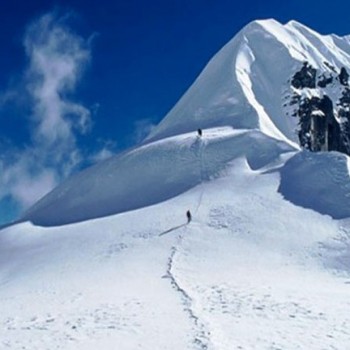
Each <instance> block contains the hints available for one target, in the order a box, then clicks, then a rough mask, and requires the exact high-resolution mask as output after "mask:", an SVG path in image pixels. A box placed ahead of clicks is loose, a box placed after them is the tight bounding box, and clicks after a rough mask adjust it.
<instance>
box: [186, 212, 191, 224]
mask: <svg viewBox="0 0 350 350" xmlns="http://www.w3.org/2000/svg"><path fill="white" fill-rule="evenodd" d="M186 216H187V223H188V224H189V223H190V222H191V220H192V215H191V212H190V211H189V210H187V212H186Z"/></svg>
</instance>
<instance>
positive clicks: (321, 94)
mask: <svg viewBox="0 0 350 350" xmlns="http://www.w3.org/2000/svg"><path fill="white" fill-rule="evenodd" d="M325 67H326V68H327V69H326V72H323V73H321V74H318V72H317V70H316V69H315V68H313V67H312V66H311V65H310V64H309V63H308V62H304V63H303V66H302V68H301V69H300V70H299V71H298V72H296V73H295V74H294V76H293V77H292V79H291V88H292V91H293V94H292V99H291V101H290V103H289V104H290V105H291V106H295V108H294V109H293V111H292V114H291V115H292V116H293V117H298V118H299V129H298V137H299V142H300V145H301V146H302V147H303V148H306V149H309V150H310V151H314V152H317V151H339V152H343V153H346V154H348V155H350V89H349V74H348V72H347V70H346V69H345V68H344V67H342V68H341V70H340V72H339V73H337V71H336V69H335V67H333V66H332V65H330V64H329V63H326V62H325Z"/></svg>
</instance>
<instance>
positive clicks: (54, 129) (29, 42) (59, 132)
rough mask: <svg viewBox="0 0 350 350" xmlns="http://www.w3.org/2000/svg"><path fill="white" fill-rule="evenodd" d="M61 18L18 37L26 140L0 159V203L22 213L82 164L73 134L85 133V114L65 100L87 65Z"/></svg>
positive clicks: (85, 48)
mask: <svg viewBox="0 0 350 350" xmlns="http://www.w3.org/2000/svg"><path fill="white" fill-rule="evenodd" d="M67 18H68V17H67V16H65V17H58V16H57V15H56V14H55V13H49V14H46V15H44V16H42V17H40V18H38V19H37V20H36V21H34V22H33V23H32V24H31V25H30V26H29V27H28V28H27V30H26V33H25V37H24V47H25V52H26V54H27V56H28V67H27V69H26V71H25V74H24V76H25V78H24V81H23V83H24V84H25V87H26V89H25V90H26V91H27V92H28V94H29V97H30V101H31V106H32V108H31V110H32V114H31V116H30V120H29V121H30V123H31V140H30V141H29V142H28V145H27V147H26V149H22V150H21V151H19V150H13V149H12V150H11V149H10V150H7V151H6V152H5V153H2V155H1V158H0V170H2V174H1V177H0V186H1V187H0V200H1V198H4V197H6V196H11V197H12V198H13V199H14V200H16V201H18V202H19V204H20V205H21V207H22V208H24V209H25V208H27V207H28V206H30V205H31V204H33V203H34V202H35V201H36V200H38V199H39V198H40V197H41V196H43V195H44V194H46V193H47V192H48V191H49V190H51V189H52V188H53V187H54V186H55V185H56V184H57V182H58V181H60V180H62V179H63V178H65V177H67V176H68V175H69V174H71V173H72V171H73V170H74V168H76V167H77V165H78V164H79V163H80V162H81V160H82V156H81V152H80V150H79V148H78V146H77V141H76V137H77V134H84V133H86V132H88V131H89V130H90V127H91V113H90V111H89V109H88V108H86V107H85V106H83V105H82V104H79V103H77V102H75V101H73V100H72V98H71V96H72V94H73V93H74V91H75V89H76V87H77V84H78V82H79V79H80V78H81V76H82V73H83V71H84V68H85V67H86V66H87V65H88V64H89V62H90V59H91V52H90V51H91V50H90V47H89V39H87V40H85V39H83V38H82V37H80V36H78V35H77V34H75V33H73V32H72V31H71V29H70V28H69V27H68V25H67V23H66V22H67ZM12 91H13V90H11V91H10V92H7V93H4V94H3V96H2V97H1V98H0V103H6V101H7V100H8V99H9V98H11V99H12V100H13V99H15V98H16V96H14V95H13V92H12Z"/></svg>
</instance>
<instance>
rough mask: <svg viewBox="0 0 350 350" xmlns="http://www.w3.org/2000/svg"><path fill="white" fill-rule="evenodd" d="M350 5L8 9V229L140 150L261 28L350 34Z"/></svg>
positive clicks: (2, 183) (0, 214)
mask: <svg viewBox="0 0 350 350" xmlns="http://www.w3.org/2000/svg"><path fill="white" fill-rule="evenodd" d="M349 8H350V4H348V3H347V2H346V1H337V0H335V1H332V2H331V3H329V4H328V6H327V8H325V5H322V4H321V3H320V2H319V1H300V0H293V1H289V2H288V3H282V2H280V1H264V2H262V1H239V2H238V1H229V0H216V1H215V0H203V1H197V0H192V1H191V0H187V1H182V0H174V1H172V0H162V1H152V0H150V1H141V0H123V1H103V0H100V1H83V0H76V1H47V0H45V1H38V0H32V1H28V2H24V1H21V2H17V1H13V2H6V4H3V5H2V9H1V12H0V17H1V18H0V23H1V31H0V44H1V46H2V55H0V67H1V69H0V170H1V175H0V177H1V178H0V223H3V222H7V221H10V220H12V219H14V218H15V217H16V216H17V215H18V214H19V213H20V212H21V211H22V210H25V209H26V208H27V207H28V206H30V205H31V204H32V203H33V201H35V200H36V199H38V198H40V196H42V195H43V194H45V193H46V192H47V191H48V190H50V189H51V188H52V187H54V186H55V185H57V184H58V183H59V182H61V181H62V180H63V179H64V178H66V177H67V176H69V175H70V174H72V173H74V172H76V171H79V169H81V168H83V167H86V166H88V165H89V164H92V163H94V162H96V161H98V160H99V159H103V158H104V157H107V156H108V155H110V154H112V153H115V152H118V151H120V150H123V149H125V148H127V147H130V146H132V145H134V144H135V143H137V142H138V141H140V140H141V139H142V137H144V136H145V134H146V133H147V131H148V130H149V129H150V128H151V127H152V126H153V125H154V124H156V123H157V122H159V121H160V120H161V119H162V118H163V117H164V115H165V114H166V113H167V111H168V110H169V109H170V108H171V107H172V106H173V105H174V104H175V103H176V101H177V100H178V99H179V98H180V97H181V95H182V94H183V93H184V92H185V91H186V89H187V88H188V87H189V86H190V85H191V83H192V82H193V80H194V79H195V78H196V77H197V76H198V74H199V73H200V71H201V70H202V69H203V67H204V66H205V64H206V63H207V62H208V60H209V59H210V58H211V57H212V56H213V55H214V54H215V53H216V52H217V51H218V50H219V49H220V48H221V47H222V46H223V45H224V44H225V43H226V42H227V41H228V40H230V39H231V38H232V37H233V36H234V35H235V33H237V32H238V31H239V30H240V29H241V28H242V27H243V26H244V25H246V24H247V23H249V22H250V21H252V20H254V19H261V18H271V17H272V18H276V19H277V20H279V21H281V22H287V21H288V20H290V19H296V20H298V21H300V22H302V23H304V24H306V25H308V26H310V27H311V28H313V29H315V30H317V31H319V32H321V33H323V34H327V33H336V34H339V35H344V34H347V33H350V22H349V20H348V15H347V13H348V10H349Z"/></svg>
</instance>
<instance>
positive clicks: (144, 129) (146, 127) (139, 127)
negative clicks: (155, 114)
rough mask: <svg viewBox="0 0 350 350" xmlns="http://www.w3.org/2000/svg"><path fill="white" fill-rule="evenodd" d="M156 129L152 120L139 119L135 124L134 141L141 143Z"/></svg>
mask: <svg viewBox="0 0 350 350" xmlns="http://www.w3.org/2000/svg"><path fill="white" fill-rule="evenodd" d="M155 127H156V124H154V123H153V121H152V119H151V118H144V119H139V120H137V121H136V122H135V123H134V137H133V138H134V141H135V142H136V143H139V142H141V141H143V140H144V139H145V138H146V136H148V135H149V134H150V133H151V131H152V130H153V129H154V128H155Z"/></svg>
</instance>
